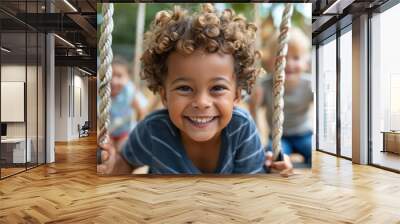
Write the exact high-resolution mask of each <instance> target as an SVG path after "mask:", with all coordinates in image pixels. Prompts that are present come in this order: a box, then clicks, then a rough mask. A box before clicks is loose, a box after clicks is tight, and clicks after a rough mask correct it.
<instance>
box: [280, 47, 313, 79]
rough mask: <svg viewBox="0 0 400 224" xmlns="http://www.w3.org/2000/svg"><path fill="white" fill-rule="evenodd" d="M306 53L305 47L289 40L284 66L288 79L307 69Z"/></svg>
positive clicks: (298, 75)
mask: <svg viewBox="0 0 400 224" xmlns="http://www.w3.org/2000/svg"><path fill="white" fill-rule="evenodd" d="M307 55H308V52H307V49H305V47H303V46H300V44H299V43H295V42H294V43H293V42H292V43H291V42H289V44H288V52H287V56H286V67H285V75H286V76H287V78H288V79H293V78H297V77H300V75H301V74H302V73H304V72H305V71H306V70H307V66H308V61H307Z"/></svg>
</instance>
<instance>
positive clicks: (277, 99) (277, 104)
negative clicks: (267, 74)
mask: <svg viewBox="0 0 400 224" xmlns="http://www.w3.org/2000/svg"><path fill="white" fill-rule="evenodd" d="M292 13H293V4H292V3H286V4H285V9H284V11H283V15H282V22H281V25H280V34H279V38H278V41H279V43H278V46H279V49H278V52H277V57H276V61H275V71H274V75H273V90H272V91H273V105H274V107H273V114H272V124H273V128H272V150H273V153H274V157H273V159H274V160H276V159H277V158H278V156H279V155H280V153H281V152H282V145H281V138H282V125H283V121H284V114H283V107H284V101H283V95H284V93H285V88H284V84H285V66H286V54H287V49H288V39H289V36H288V31H289V28H290V26H291V23H290V18H291V17H292Z"/></svg>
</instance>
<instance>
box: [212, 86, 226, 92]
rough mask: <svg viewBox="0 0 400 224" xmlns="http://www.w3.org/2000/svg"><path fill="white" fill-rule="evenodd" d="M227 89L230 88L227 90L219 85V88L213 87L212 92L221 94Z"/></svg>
mask: <svg viewBox="0 0 400 224" xmlns="http://www.w3.org/2000/svg"><path fill="white" fill-rule="evenodd" d="M226 89H228V88H226V87H225V86H222V85H217V86H213V87H212V88H211V91H213V92H221V91H224V90H226Z"/></svg>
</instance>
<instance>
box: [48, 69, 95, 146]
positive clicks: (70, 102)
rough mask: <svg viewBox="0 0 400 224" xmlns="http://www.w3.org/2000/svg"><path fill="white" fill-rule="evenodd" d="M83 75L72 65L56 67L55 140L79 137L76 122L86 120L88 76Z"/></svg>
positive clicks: (81, 123) (82, 122) (68, 139)
mask: <svg viewBox="0 0 400 224" xmlns="http://www.w3.org/2000/svg"><path fill="white" fill-rule="evenodd" d="M83 75H84V74H83V73H82V72H80V71H79V70H77V69H75V68H72V67H56V77H55V79H56V82H55V86H56V88H55V89H56V91H55V125H56V127H55V128H56V132H55V140H56V141H70V140H74V139H77V138H79V133H78V124H80V125H83V124H84V122H85V121H87V120H88V78H87V77H84V76H83ZM79 101H81V102H79ZM80 106H81V107H82V108H81V110H82V111H81V113H80V108H79V107H80Z"/></svg>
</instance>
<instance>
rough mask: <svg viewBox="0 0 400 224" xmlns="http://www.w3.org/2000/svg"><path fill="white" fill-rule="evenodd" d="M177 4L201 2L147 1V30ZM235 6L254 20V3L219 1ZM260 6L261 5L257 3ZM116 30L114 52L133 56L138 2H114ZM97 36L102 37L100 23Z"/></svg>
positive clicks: (298, 21)
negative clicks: (157, 17)
mask: <svg viewBox="0 0 400 224" xmlns="http://www.w3.org/2000/svg"><path fill="white" fill-rule="evenodd" d="M175 5H180V6H181V7H182V8H185V9H187V10H189V12H193V11H197V9H198V7H200V6H199V3H179V4H174V3H146V12H145V31H146V30H148V29H149V26H150V23H151V21H152V20H153V19H154V16H155V15H156V13H157V12H158V11H160V10H172V9H173V7H174V6H175ZM281 5H282V4H272V5H271V6H270V7H269V8H262V9H261V10H260V13H261V15H260V16H261V19H264V18H265V17H266V16H267V15H269V14H270V12H271V11H273V10H275V9H276V8H278V6H281ZM221 7H222V8H233V9H234V10H235V11H236V13H237V14H242V15H243V16H245V17H246V18H247V19H248V20H250V21H253V20H254V4H249V3H218V7H217V8H218V9H220V8H221ZM257 7H260V5H257ZM114 9H115V10H114V16H113V20H114V31H113V50H114V54H121V55H123V56H125V57H126V58H127V59H129V60H130V59H132V58H133V53H134V45H135V38H136V33H135V32H136V17H137V10H138V4H137V3H115V4H114ZM97 10H98V21H99V23H100V22H101V20H102V18H101V4H97ZM292 21H293V24H294V25H295V26H300V27H303V26H305V25H306V24H305V23H304V15H303V14H302V13H300V12H299V11H297V10H296V7H295V11H294V12H293V17H292ZM97 30H98V31H97V37H98V39H99V38H100V32H101V31H100V24H98V29H97Z"/></svg>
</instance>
